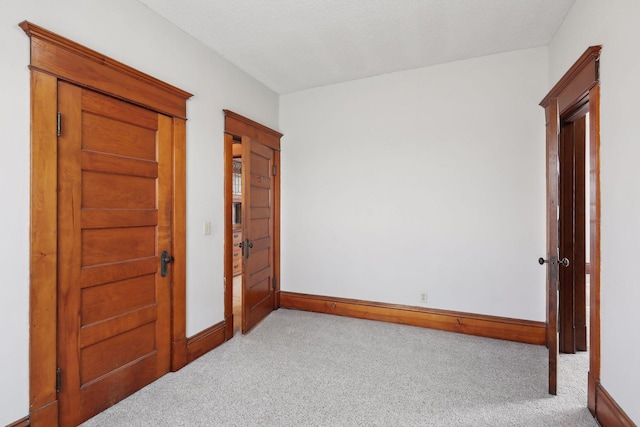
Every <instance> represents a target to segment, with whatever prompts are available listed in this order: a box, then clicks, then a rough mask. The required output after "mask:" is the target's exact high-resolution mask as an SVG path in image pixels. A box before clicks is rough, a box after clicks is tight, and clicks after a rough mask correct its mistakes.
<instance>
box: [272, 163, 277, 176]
mask: <svg viewBox="0 0 640 427" xmlns="http://www.w3.org/2000/svg"><path fill="white" fill-rule="evenodd" d="M276 175H278V166H276V165H273V176H276Z"/></svg>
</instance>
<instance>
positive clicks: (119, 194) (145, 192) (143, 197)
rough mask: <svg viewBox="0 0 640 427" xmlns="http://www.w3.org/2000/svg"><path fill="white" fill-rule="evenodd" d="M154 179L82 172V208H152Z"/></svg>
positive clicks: (154, 204)
mask: <svg viewBox="0 0 640 427" xmlns="http://www.w3.org/2000/svg"><path fill="white" fill-rule="evenodd" d="M155 187H156V180H155V179H151V178H140V177H137V176H130V175H129V176H127V175H115V174H110V173H96V172H88V171H87V172H83V173H82V194H83V196H84V197H83V203H82V207H83V208H110V209H153V208H155V207H156V199H155V198H156V191H155V190H156V189H155Z"/></svg>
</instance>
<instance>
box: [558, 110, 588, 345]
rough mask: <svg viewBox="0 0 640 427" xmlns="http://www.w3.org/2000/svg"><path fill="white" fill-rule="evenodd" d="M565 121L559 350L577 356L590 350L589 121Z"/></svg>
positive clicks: (581, 118)
mask: <svg viewBox="0 0 640 427" xmlns="http://www.w3.org/2000/svg"><path fill="white" fill-rule="evenodd" d="M569 120H570V121H568V120H567V121H564V120H563V121H562V124H561V130H560V136H559V141H560V148H559V158H560V179H559V185H560V208H559V227H560V230H559V232H560V241H559V247H560V258H561V259H562V258H567V260H569V264H568V265H567V266H566V267H565V266H563V267H562V268H560V270H559V297H558V307H559V308H558V325H559V328H558V329H559V350H560V352H561V353H575V352H576V351H584V350H586V349H587V327H586V292H585V288H586V286H585V284H586V271H585V262H586V252H585V247H586V237H585V236H586V224H585V178H586V176H585V134H586V120H585V116H584V115H581V116H579V118H577V119H573V118H572V119H569Z"/></svg>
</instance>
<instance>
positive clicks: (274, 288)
mask: <svg viewBox="0 0 640 427" xmlns="http://www.w3.org/2000/svg"><path fill="white" fill-rule="evenodd" d="M277 287H278V279H277V278H275V277H274V278H273V290H274V291H275V290H276V288H277Z"/></svg>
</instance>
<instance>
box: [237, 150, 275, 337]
mask: <svg viewBox="0 0 640 427" xmlns="http://www.w3.org/2000/svg"><path fill="white" fill-rule="evenodd" d="M274 157H275V152H274V150H273V149H272V148H270V147H267V146H266V145H263V144H260V143H259V142H257V141H254V140H252V139H251V138H249V137H243V138H242V200H243V202H242V210H243V215H242V216H243V218H244V227H243V230H244V231H243V239H244V242H243V248H242V249H243V255H244V266H243V272H242V332H243V333H246V332H248V331H249V330H250V329H252V328H253V327H254V326H255V325H257V324H258V323H259V322H260V321H261V320H262V319H264V318H265V317H266V316H267V315H268V314H269V313H270V312H271V311H273V309H274V297H275V295H274V294H275V293H274V267H273V266H274V223H273V221H274V181H275V180H274V175H275V174H274V168H273V166H274Z"/></svg>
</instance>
